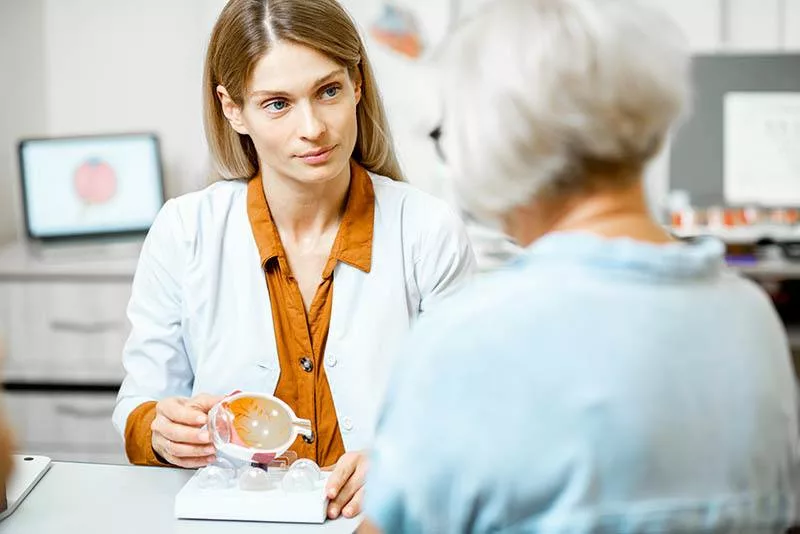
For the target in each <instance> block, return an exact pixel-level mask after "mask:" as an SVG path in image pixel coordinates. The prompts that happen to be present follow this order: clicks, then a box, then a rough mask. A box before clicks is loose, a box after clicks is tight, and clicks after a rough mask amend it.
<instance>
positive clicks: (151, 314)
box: [112, 200, 194, 465]
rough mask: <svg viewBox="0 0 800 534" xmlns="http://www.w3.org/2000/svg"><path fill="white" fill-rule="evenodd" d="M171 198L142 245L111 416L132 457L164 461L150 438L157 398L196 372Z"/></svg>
mask: <svg viewBox="0 0 800 534" xmlns="http://www.w3.org/2000/svg"><path fill="white" fill-rule="evenodd" d="M180 227H181V225H180V219H179V216H178V211H177V206H176V205H175V201H174V200H172V201H169V202H167V203H166V204H165V205H164V207H163V208H162V209H161V211H160V212H159V214H158V216H157V217H156V220H155V221H154V222H153V225H152V227H151V229H150V232H149V233H148V235H147V238H146V239H145V242H144V245H143V247H142V252H141V255H140V258H139V264H138V266H137V269H136V274H135V276H134V280H133V286H132V289H131V299H130V302H129V304H128V319H129V320H130V323H131V333H130V336H129V337H128V340H127V342H126V344H125V347H124V349H123V354H122V363H123V366H124V367H125V371H126V374H125V379H124V380H123V382H122V386H121V387H120V390H119V394H118V395H117V403H116V407H115V409H114V414H113V416H112V420H113V423H114V426H115V427H116V428H117V431H118V432H120V434H121V435H122V437H123V438H124V439H125V449H126V452H127V454H128V458H129V460H130V461H131V462H133V463H144V464H153V465H162V464H163V462H160V461H158V459H157V458H155V456H154V453H153V451H152V446H151V444H150V437H151V434H150V424H151V423H152V421H153V418H154V417H155V401H158V400H161V399H163V398H166V397H173V396H184V397H185V396H189V395H191V392H192V384H193V382H194V373H193V371H192V367H191V364H190V361H189V357H188V355H187V353H186V349H185V346H184V342H183V326H182V303H183V297H182V280H183V277H184V271H185V265H186V260H185V254H186V248H187V244H186V243H185V242H184V240H183V239H181V237H180V235H181V232H180Z"/></svg>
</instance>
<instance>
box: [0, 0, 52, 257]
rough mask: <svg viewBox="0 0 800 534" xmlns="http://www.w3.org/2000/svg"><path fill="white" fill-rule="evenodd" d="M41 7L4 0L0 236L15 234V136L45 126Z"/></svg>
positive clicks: (0, 8) (0, 6)
mask: <svg viewBox="0 0 800 534" xmlns="http://www.w3.org/2000/svg"><path fill="white" fill-rule="evenodd" d="M43 8H44V5H43V1H42V0H26V1H22V0H19V1H17V0H12V1H7V0H3V1H0V242H7V241H10V240H12V239H14V238H15V237H16V235H17V228H18V227H17V224H16V221H17V219H18V217H19V212H18V207H19V202H18V201H17V198H18V196H17V195H18V192H17V187H16V184H17V181H16V172H17V171H16V169H17V159H16V158H17V151H16V143H17V139H19V138H20V137H24V136H32V135H37V134H41V133H42V132H44V131H45V130H46V121H47V105H48V104H47V99H46V98H45V93H44V88H45V86H46V85H47V83H46V73H45V69H44V53H45V51H44V42H43V40H42V31H43V13H44V9H43Z"/></svg>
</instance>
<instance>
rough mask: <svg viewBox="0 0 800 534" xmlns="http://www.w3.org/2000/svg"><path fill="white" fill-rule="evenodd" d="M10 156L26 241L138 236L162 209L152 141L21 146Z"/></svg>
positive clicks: (133, 137)
mask: <svg viewBox="0 0 800 534" xmlns="http://www.w3.org/2000/svg"><path fill="white" fill-rule="evenodd" d="M18 149H19V150H18V151H19V167H20V173H19V174H20V179H21V182H22V200H23V208H24V209H23V211H24V218H25V229H26V232H27V235H28V237H29V238H31V239H34V240H39V241H58V240H68V239H81V238H84V239H89V238H98V237H120V236H129V235H137V234H141V235H143V234H145V233H146V232H147V230H148V229H149V228H150V225H151V224H152V222H153V220H154V219H155V216H156V214H157V213H158V210H159V209H160V208H161V206H162V205H163V204H164V181H163V175H162V170H161V154H160V150H159V143H158V138H157V137H156V136H155V135H154V134H150V133H137V134H114V135H90V136H80V137H58V138H48V139H23V140H22V141H20V142H19V146H18Z"/></svg>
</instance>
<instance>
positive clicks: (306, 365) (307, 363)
mask: <svg viewBox="0 0 800 534" xmlns="http://www.w3.org/2000/svg"><path fill="white" fill-rule="evenodd" d="M300 367H302V368H303V371H305V372H306V373H310V372H311V371H313V370H314V362H312V361H311V360H310V359H309V358H300Z"/></svg>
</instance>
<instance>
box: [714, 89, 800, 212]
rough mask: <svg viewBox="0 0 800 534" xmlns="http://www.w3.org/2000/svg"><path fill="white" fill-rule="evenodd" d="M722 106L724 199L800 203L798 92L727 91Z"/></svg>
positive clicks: (799, 105) (764, 203)
mask: <svg viewBox="0 0 800 534" xmlns="http://www.w3.org/2000/svg"><path fill="white" fill-rule="evenodd" d="M724 106H725V107H724V121H723V122H724V154H725V155H724V166H723V169H724V171H723V172H724V194H725V201H726V202H727V203H728V204H734V205H736V204H760V205H764V206H797V205H800V93H741V92H737V93H728V94H726V95H725V104H724Z"/></svg>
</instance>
